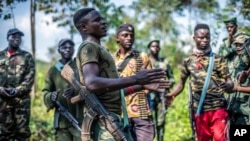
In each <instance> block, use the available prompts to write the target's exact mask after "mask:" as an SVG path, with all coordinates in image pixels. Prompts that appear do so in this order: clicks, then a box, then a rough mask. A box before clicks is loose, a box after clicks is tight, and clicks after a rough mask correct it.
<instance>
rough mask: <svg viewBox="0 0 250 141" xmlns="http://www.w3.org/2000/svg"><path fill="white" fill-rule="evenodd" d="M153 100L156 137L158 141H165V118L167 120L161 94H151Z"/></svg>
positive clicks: (152, 109)
mask: <svg viewBox="0 0 250 141" xmlns="http://www.w3.org/2000/svg"><path fill="white" fill-rule="evenodd" d="M148 95H150V99H151V103H152V105H151V111H152V114H153V119H154V123H155V130H156V137H157V141H163V137H164V132H165V118H166V110H167V107H166V106H165V111H164V109H163V105H162V103H161V99H160V96H159V95H160V94H159V93H156V94H155V93H150V94H148Z"/></svg>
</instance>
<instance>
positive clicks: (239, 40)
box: [234, 35, 249, 44]
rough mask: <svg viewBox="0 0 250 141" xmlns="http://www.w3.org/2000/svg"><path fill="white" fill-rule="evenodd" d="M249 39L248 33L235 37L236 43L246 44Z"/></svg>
mask: <svg viewBox="0 0 250 141" xmlns="http://www.w3.org/2000/svg"><path fill="white" fill-rule="evenodd" d="M247 39H249V37H248V36H246V35H238V36H236V37H235V38H234V43H239V44H244V43H245V42H246V40H247Z"/></svg>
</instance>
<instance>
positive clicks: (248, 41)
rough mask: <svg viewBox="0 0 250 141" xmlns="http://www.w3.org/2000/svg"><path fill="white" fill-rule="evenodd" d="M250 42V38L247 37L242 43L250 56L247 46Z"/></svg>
mask: <svg viewBox="0 0 250 141" xmlns="http://www.w3.org/2000/svg"><path fill="white" fill-rule="evenodd" d="M249 44H250V39H247V40H246V41H245V43H244V44H243V45H242V47H243V48H244V49H245V50H246V52H247V55H248V56H249V57H250V52H249V49H248V48H247V46H248V45H249Z"/></svg>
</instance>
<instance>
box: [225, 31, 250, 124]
mask: <svg viewBox="0 0 250 141" xmlns="http://www.w3.org/2000/svg"><path fill="white" fill-rule="evenodd" d="M241 37H242V38H241ZM243 38H244V39H245V38H249V36H247V35H244V34H240V35H237V36H236V38H235V41H234V43H241V44H242V43H243V42H242V41H243V40H242V39H243ZM248 48H249V47H248ZM228 60H229V59H228ZM228 67H229V68H230V69H229V72H230V75H231V78H232V80H233V81H234V84H235V85H241V86H250V81H249V79H247V81H246V82H244V83H243V84H238V82H237V77H238V74H239V73H240V72H241V71H243V70H248V69H249V67H250V59H249V56H248V54H247V51H246V50H245V49H244V50H243V52H242V54H241V55H237V53H236V52H235V53H234V54H233V55H231V58H230V60H229V61H228ZM227 99H228V104H229V105H230V106H229V113H230V117H231V118H230V120H231V124H242V125H250V95H249V94H248V93H244V92H233V93H231V94H229V95H227Z"/></svg>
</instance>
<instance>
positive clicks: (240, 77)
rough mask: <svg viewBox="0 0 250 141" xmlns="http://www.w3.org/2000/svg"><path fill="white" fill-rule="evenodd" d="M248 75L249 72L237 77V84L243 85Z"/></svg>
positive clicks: (243, 72)
mask: <svg viewBox="0 0 250 141" xmlns="http://www.w3.org/2000/svg"><path fill="white" fill-rule="evenodd" d="M248 75H249V71H242V72H241V74H240V75H239V77H238V83H244V82H245V81H246V78H247V77H248Z"/></svg>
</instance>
